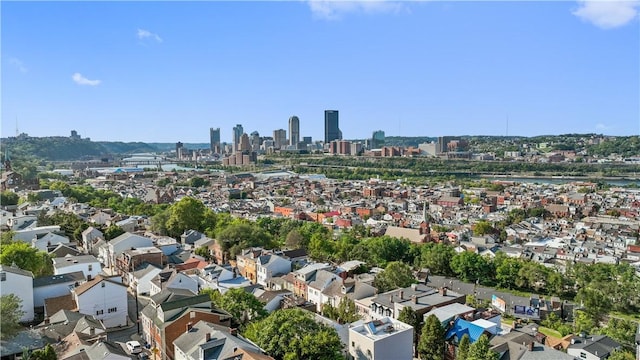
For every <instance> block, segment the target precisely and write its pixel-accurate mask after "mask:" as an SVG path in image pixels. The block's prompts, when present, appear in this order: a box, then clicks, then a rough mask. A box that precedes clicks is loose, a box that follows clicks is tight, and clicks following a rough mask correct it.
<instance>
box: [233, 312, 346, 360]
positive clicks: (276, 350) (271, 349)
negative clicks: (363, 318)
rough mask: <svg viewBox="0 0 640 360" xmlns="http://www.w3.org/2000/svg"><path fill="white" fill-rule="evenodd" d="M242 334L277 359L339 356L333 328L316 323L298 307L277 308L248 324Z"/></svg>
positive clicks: (339, 345)
mask: <svg viewBox="0 0 640 360" xmlns="http://www.w3.org/2000/svg"><path fill="white" fill-rule="evenodd" d="M244 335H245V336H246V337H247V338H248V339H250V340H252V341H254V342H255V343H256V344H257V345H258V346H260V347H261V348H262V349H264V350H265V351H266V352H267V353H268V354H269V355H271V356H273V357H274V358H275V359H277V360H294V359H300V360H316V359H326V360H333V359H336V360H337V359H341V358H342V355H341V351H342V344H341V343H340V338H339V337H338V333H337V332H336V331H335V329H333V328H330V327H327V326H324V325H321V324H319V323H317V322H316V321H315V320H314V319H313V316H312V315H311V313H308V312H305V311H304V310H300V309H285V310H277V311H275V312H273V313H272V314H271V315H269V316H268V317H266V318H265V319H263V320H260V321H256V322H252V323H250V324H249V325H248V327H247V330H246V331H245V334H244Z"/></svg>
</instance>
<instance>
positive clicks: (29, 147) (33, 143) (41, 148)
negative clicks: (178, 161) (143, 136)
mask: <svg viewBox="0 0 640 360" xmlns="http://www.w3.org/2000/svg"><path fill="white" fill-rule="evenodd" d="M7 150H8V152H9V156H10V158H12V159H15V158H34V159H44V160H51V161H69V160H86V159H93V158H99V157H104V156H113V155H117V154H129V153H135V152H156V151H158V150H157V149H156V148H154V147H153V146H150V145H148V144H145V143H142V142H133V143H123V142H108V141H99V142H93V141H91V140H88V139H77V138H71V137H63V136H49V137H30V136H28V135H25V134H22V135H20V136H18V137H10V138H3V139H1V140H0V152H2V156H3V158H4V154H5V152H6V151H7Z"/></svg>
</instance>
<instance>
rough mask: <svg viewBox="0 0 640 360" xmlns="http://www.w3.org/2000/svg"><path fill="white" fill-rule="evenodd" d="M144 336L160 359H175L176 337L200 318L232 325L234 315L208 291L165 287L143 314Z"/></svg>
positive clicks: (151, 300) (152, 298)
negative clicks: (217, 305) (215, 303)
mask: <svg viewBox="0 0 640 360" xmlns="http://www.w3.org/2000/svg"><path fill="white" fill-rule="evenodd" d="M140 318H141V323H142V338H143V339H144V340H145V342H146V343H147V344H150V346H151V349H152V351H154V352H155V353H156V356H157V357H156V359H158V358H159V359H162V360H168V359H169V360H173V359H175V358H176V357H175V356H174V347H173V344H174V343H175V341H176V339H178V338H179V337H180V336H181V335H182V334H184V333H185V331H187V330H188V329H191V328H192V327H193V326H194V325H195V324H197V323H198V322H199V321H207V322H210V323H214V324H219V325H223V326H227V327H228V326H230V325H231V315H230V314H228V313H227V312H225V311H222V310H220V309H217V308H215V307H213V305H212V303H211V298H210V297H209V295H207V294H202V295H196V294H195V293H193V292H191V291H188V290H183V289H164V290H163V291H161V292H160V293H158V294H155V295H152V296H151V299H150V301H149V304H148V305H147V306H145V308H144V309H142V312H141V314H140Z"/></svg>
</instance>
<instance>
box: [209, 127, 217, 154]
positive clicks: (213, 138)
mask: <svg viewBox="0 0 640 360" xmlns="http://www.w3.org/2000/svg"><path fill="white" fill-rule="evenodd" d="M209 142H210V146H211V153H212V154H218V153H220V128H210V129H209Z"/></svg>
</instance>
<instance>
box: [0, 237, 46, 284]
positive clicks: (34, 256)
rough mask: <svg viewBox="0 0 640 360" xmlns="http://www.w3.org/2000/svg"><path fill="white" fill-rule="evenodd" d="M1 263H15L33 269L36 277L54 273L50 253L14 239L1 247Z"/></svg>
mask: <svg viewBox="0 0 640 360" xmlns="http://www.w3.org/2000/svg"><path fill="white" fill-rule="evenodd" d="M0 264H2V265H6V266H11V265H12V264H15V265H16V266H17V267H19V268H20V269H23V270H28V271H31V272H32V273H33V276H35V277H38V276H43V275H51V274H53V263H52V262H51V258H50V257H49V254H47V253H46V252H44V251H39V250H38V249H36V248H34V247H31V245H30V244H27V243H25V242H22V241H14V242H11V243H9V244H3V245H2V247H0Z"/></svg>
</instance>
